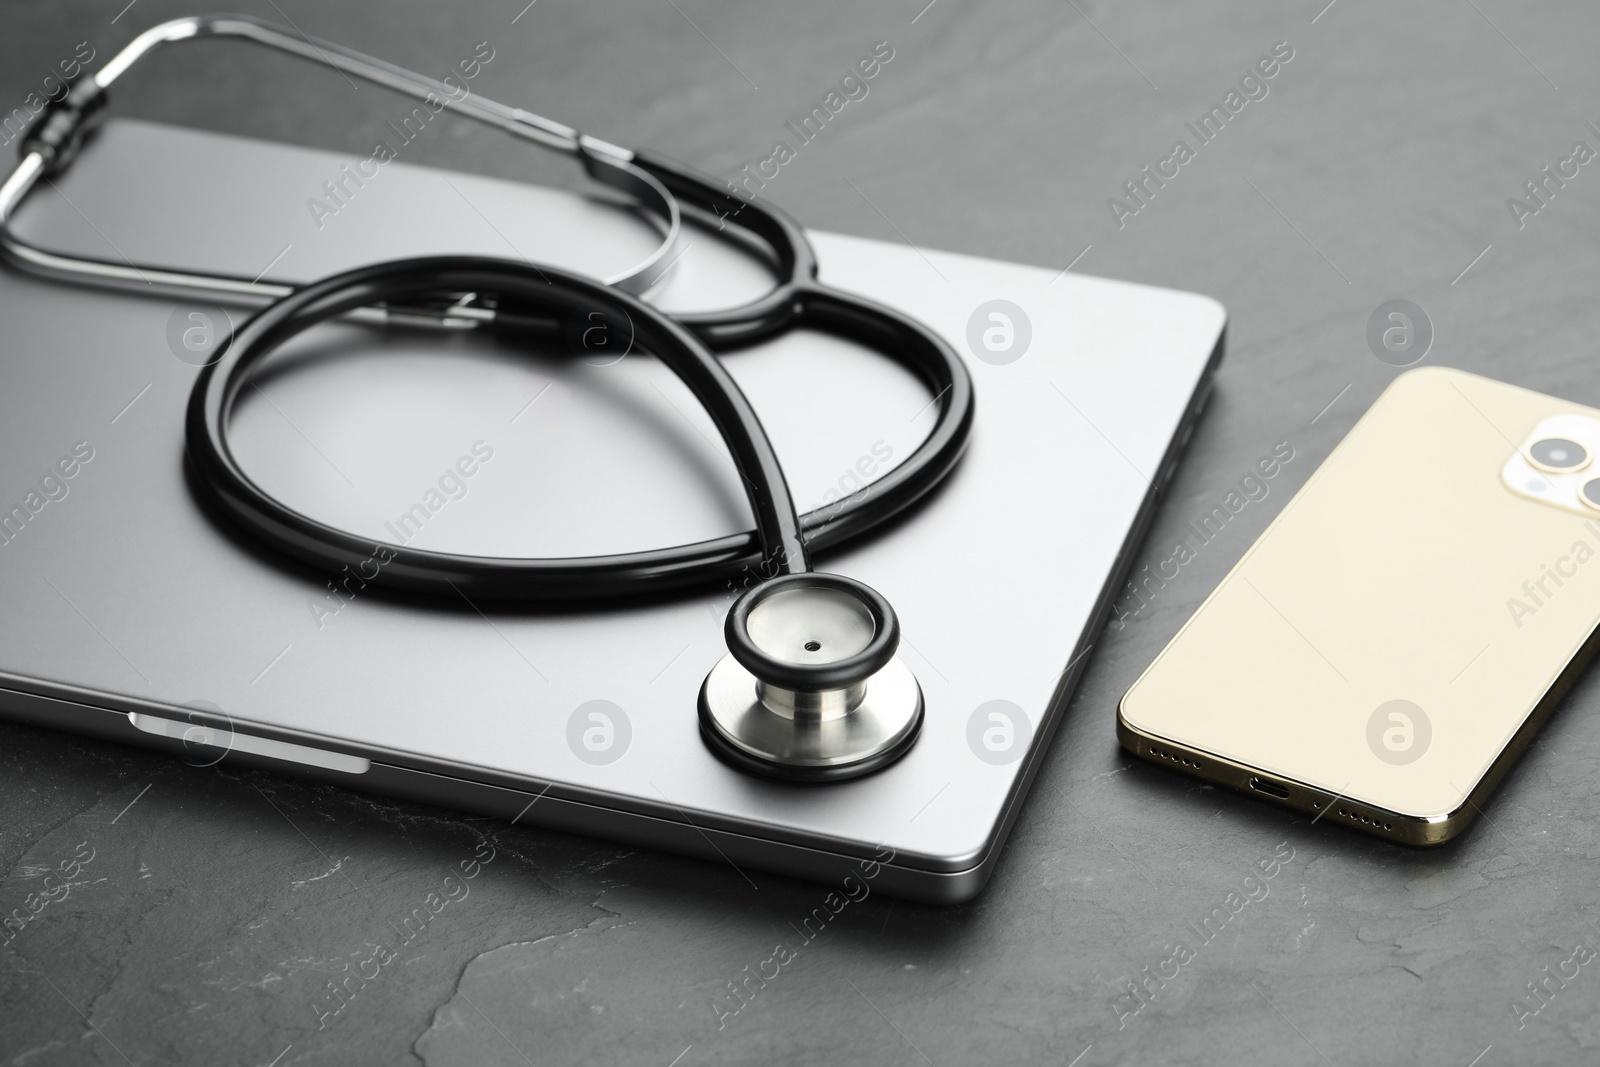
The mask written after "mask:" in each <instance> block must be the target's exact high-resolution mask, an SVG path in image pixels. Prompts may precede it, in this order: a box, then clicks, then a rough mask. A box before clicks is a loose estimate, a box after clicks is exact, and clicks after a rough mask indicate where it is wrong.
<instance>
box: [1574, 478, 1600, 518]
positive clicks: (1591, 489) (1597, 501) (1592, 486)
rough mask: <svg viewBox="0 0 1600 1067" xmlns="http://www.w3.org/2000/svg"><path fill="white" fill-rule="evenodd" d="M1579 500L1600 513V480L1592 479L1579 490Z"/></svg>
mask: <svg viewBox="0 0 1600 1067" xmlns="http://www.w3.org/2000/svg"><path fill="white" fill-rule="evenodd" d="M1578 499H1579V500H1581V501H1583V502H1584V503H1585V504H1588V505H1589V506H1590V507H1591V508H1594V509H1595V510H1596V511H1600V478H1590V479H1589V480H1588V481H1586V482H1584V483H1583V488H1581V489H1579V490H1578Z"/></svg>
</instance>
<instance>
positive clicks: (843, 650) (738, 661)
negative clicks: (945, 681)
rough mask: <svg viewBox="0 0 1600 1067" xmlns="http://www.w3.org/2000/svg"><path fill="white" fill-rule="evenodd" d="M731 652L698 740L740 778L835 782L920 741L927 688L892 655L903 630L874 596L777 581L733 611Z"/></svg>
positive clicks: (836, 580)
mask: <svg viewBox="0 0 1600 1067" xmlns="http://www.w3.org/2000/svg"><path fill="white" fill-rule="evenodd" d="M724 629H725V635H726V637H727V641H728V655H727V656H725V657H724V658H723V659H722V660H721V662H719V663H718V664H717V666H716V667H714V668H713V669H712V671H711V673H710V675H708V676H707V678H706V682H705V685H704V686H703V687H702V688H701V692H700V724H701V731H702V733H703V735H704V736H705V738H706V740H707V742H708V743H709V744H710V745H711V747H712V750H713V751H715V752H716V753H717V754H718V755H720V756H722V757H723V758H724V759H725V760H727V761H728V762H730V763H732V764H733V765H734V766H736V767H739V768H740V769H741V770H746V771H751V772H753V773H757V774H763V775H766V776H770V777H778V778H786V779H790V780H799V781H837V780H840V779H844V778H854V777H859V776H861V775H864V774H869V773H871V772H873V771H876V770H879V769H881V768H882V767H885V766H887V765H888V764H890V763H892V762H894V761H895V760H897V759H899V758H900V757H901V756H902V755H904V754H905V753H906V752H907V751H908V750H909V749H910V748H911V746H912V744H914V743H915V741H916V738H917V733H918V730H919V729H920V727H921V723H922V710H923V702H922V689H921V687H920V686H919V685H918V684H917V680H916V678H915V676H913V675H912V673H911V670H910V668H908V667H907V666H906V665H905V664H904V662H902V661H901V660H900V659H899V658H898V657H897V656H896V655H895V651H896V649H897V648H898V646H899V643H900V623H899V620H898V619H897V618H896V616H895V613H894V609H893V608H891V607H890V606H889V602H888V601H887V600H886V599H884V597H883V595H882V594H880V593H879V592H877V590H875V589H873V588H871V587H870V586H868V585H865V584H863V583H861V582H858V581H855V580H854V579H851V578H845V577H843V576H841V575H837V574H817V573H800V574H787V575H781V576H779V577H777V578H771V579H768V580H767V581H765V582H763V583H761V584H760V585H758V586H756V587H754V588H753V589H750V590H749V591H747V592H746V593H745V594H744V595H743V596H741V597H740V598H739V599H738V600H737V601H736V602H735V603H734V605H733V607H732V608H731V609H730V610H729V612H728V620H727V625H726V626H725V628H724Z"/></svg>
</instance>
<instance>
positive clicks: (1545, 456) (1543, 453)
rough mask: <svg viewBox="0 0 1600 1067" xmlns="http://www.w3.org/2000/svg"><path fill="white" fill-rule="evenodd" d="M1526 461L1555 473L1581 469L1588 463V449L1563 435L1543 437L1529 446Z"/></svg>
mask: <svg viewBox="0 0 1600 1067" xmlns="http://www.w3.org/2000/svg"><path fill="white" fill-rule="evenodd" d="M1528 462H1530V463H1532V464H1533V465H1534V466H1535V467H1538V468H1539V469H1540V470H1547V471H1551V472H1553V473H1556V474H1560V473H1563V472H1566V471H1576V470H1582V469H1583V468H1584V467H1586V466H1588V465H1589V450H1588V449H1587V448H1584V447H1583V446H1582V445H1580V444H1579V443H1578V442H1576V441H1569V440H1567V439H1566V438H1565V437H1545V438H1541V439H1540V440H1538V441H1535V442H1534V443H1533V444H1532V446H1531V447H1529V449H1528Z"/></svg>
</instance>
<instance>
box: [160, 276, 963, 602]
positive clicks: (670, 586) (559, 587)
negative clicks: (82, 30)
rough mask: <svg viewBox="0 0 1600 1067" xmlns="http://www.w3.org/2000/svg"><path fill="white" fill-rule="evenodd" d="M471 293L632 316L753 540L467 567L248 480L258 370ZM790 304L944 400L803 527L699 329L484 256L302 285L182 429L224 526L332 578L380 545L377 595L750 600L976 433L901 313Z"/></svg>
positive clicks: (930, 472) (511, 308) (958, 368)
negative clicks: (286, 499)
mask: <svg viewBox="0 0 1600 1067" xmlns="http://www.w3.org/2000/svg"><path fill="white" fill-rule="evenodd" d="M813 269H814V268H813ZM466 292H473V293H477V294H478V295H479V297H480V299H483V298H487V299H488V301H489V302H492V303H494V304H495V305H496V306H497V308H498V314H499V316H500V317H501V319H502V322H501V323H499V324H498V328H500V329H502V330H513V332H521V333H524V334H527V335H529V336H530V337H533V338H542V339H556V338H560V337H561V336H562V333H563V330H564V329H565V327H566V325H567V323H568V321H569V320H570V319H571V317H572V316H574V315H577V314H584V313H586V312H588V311H590V310H592V309H594V308H602V309H606V310H609V311H611V312H614V313H615V312H620V313H621V314H623V315H625V316H626V318H627V319H628V321H630V322H631V324H632V332H633V338H634V344H635V347H636V348H639V349H642V350H644V351H647V352H649V353H650V354H652V355H654V356H655V357H656V358H659V359H661V360H662V361H663V362H664V363H665V364H666V365H667V366H668V367H669V368H671V369H672V370H673V372H674V373H676V374H677V375H678V376H679V377H680V378H681V379H682V380H683V381H684V383H685V385H687V386H688V388H689V389H690V391H691V392H692V393H693V394H694V396H695V397H696V399H697V400H698V401H699V402H700V404H701V405H702V406H704V408H705V409H706V411H707V413H708V414H709V415H710V416H711V419H712V421H713V423H714V424H715V425H716V426H717V429H718V431H719V432H720V433H721V434H722V436H723V439H724V441H725V442H726V444H727V446H728V449H729V451H730V453H732V455H733V458H734V462H735V464H736V466H737V467H738V469H739V471H740V473H741V474H742V475H743V479H742V480H743V481H744V483H745V487H746V495H747V497H748V499H749V502H750V506H751V510H752V511H753V513H754V515H755V518H756V529H755V530H754V531H745V532H743V533H739V534H733V535H729V536H726V537H721V538H716V539H714V540H710V541H702V542H698V543H695V544H688V545H679V546H675V547H670V548H660V549H650V550H645V551H640V552H629V553H620V554H615V555H605V556H583V557H566V558H555V559H530V558H517V557H493V556H471V555H463V554H457V553H445V552H433V551H427V550H423V549H416V548H411V547H406V546H400V545H394V544H392V543H390V542H386V541H381V540H376V541H375V540H373V539H370V538H365V537H359V536H357V535H355V534H352V533H349V532H347V531H344V530H340V529H338V528H336V527H333V526H329V525H327V524H326V523H322V522H319V521H318V520H316V519H313V518H311V517H309V516H306V515H304V514H301V513H300V512H298V511H295V510H294V509H292V508H290V507H288V506H287V505H285V504H284V503H282V502H281V501H279V500H278V499H277V498H275V497H273V496H272V495H271V494H269V493H267V492H266V491H265V490H263V489H261V488H260V487H259V486H258V485H256V484H255V482H253V481H252V480H251V479H250V478H249V476H248V475H247V474H246V473H245V471H244V470H243V468H242V467H241V466H240V464H239V463H238V461H237V460H236V459H235V457H234V456H233V453H232V451H231V449H230V448H229V445H228V424H229V420H230V417H231V414H232V410H233V407H234V404H235V402H236V401H237V399H238V396H239V394H240V392H241V391H242V390H243V389H244V388H245V386H246V385H247V384H248V382H249V379H250V377H251V373H252V371H253V370H254V368H255V367H256V366H257V365H258V364H259V362H260V361H261V360H262V359H263V358H265V357H266V356H267V355H268V354H269V353H270V352H272V351H273V350H274V349H276V348H277V347H279V346H280V345H282V344H284V343H286V342H287V341H289V340H290V339H291V338H293V337H294V336H296V335H297V334H299V333H301V332H302V331H304V330H306V329H309V328H310V327H312V326H314V325H316V324H317V323H319V322H323V321H325V320H327V319H329V318H332V317H335V316H337V315H340V314H343V313H344V312H347V311H350V310H353V309H355V308H358V307H366V306H372V305H376V304H381V303H384V302H396V303H403V302H406V301H413V302H414V301H416V300H418V299H420V298H426V297H429V296H436V295H438V294H441V293H466ZM795 297H796V299H795V302H794V303H792V304H791V305H790V306H789V308H788V309H787V310H788V311H789V316H787V317H789V318H791V319H792V320H793V324H798V323H799V322H800V321H802V320H811V322H812V324H814V325H816V326H817V327H818V328H821V329H824V330H827V331H828V332H833V333H837V334H840V335H842V336H846V337H850V338H854V339H859V340H861V341H863V342H865V343H868V344H871V345H872V346H873V347H875V348H878V349H880V350H882V351H883V352H884V353H885V354H887V355H890V356H891V357H892V358H895V359H896V360H897V361H899V362H901V363H903V364H904V365H906V366H907V367H908V368H909V369H911V370H912V371H913V372H914V373H916V374H917V375H918V377H919V378H921V379H922V380H923V381H924V382H925V384H927V385H928V386H929V387H930V388H931V389H932V390H933V391H934V393H935V396H936V400H935V403H936V405H937V406H938V409H939V413H938V416H937V419H936V423H935V427H934V430H933V431H932V433H930V435H929V437H928V438H927V439H925V440H924V441H923V443H922V444H921V445H920V446H919V447H918V449H917V450H916V451H915V452H913V454H912V455H911V456H910V457H908V458H907V459H906V461H905V462H903V463H902V464H900V465H899V466H897V467H895V468H894V469H892V470H891V471H889V472H888V473H887V474H885V475H884V476H883V477H881V478H880V479H879V480H878V481H876V482H874V483H872V484H871V485H870V486H867V487H866V488H865V489H862V490H858V491H856V492H855V493H852V494H851V495H850V496H848V497H845V498H844V499H842V500H840V501H837V502H835V503H834V504H832V505H830V506H828V507H826V508H821V509H818V510H816V511H813V512H809V513H807V514H806V515H803V516H796V514H795V510H794V505H793V501H792V498H791V496H790V493H789V490H788V486H787V483H786V482H785V480H784V476H783V470H782V466H781V465H780V463H779V462H778V458H777V454H776V452H775V451H774V450H773V448H772V445H771V442H770V441H769V440H768V438H767V435H766V432H765V430H764V429H763V428H762V426H761V423H760V419H759V418H758V417H757V415H756V413H755V410H754V409H753V407H752V406H751V405H750V403H749V401H748V400H747V399H746V398H745V396H744V394H743V393H742V392H741V391H740V390H739V388H738V385H737V384H736V383H735V382H734V380H733V378H732V377H731V376H730V375H729V374H728V372H727V371H726V370H725V369H724V368H723V367H722V365H721V363H720V362H719V360H718V359H717V357H716V356H715V355H713V354H712V352H711V351H710V349H709V348H707V346H706V343H705V342H704V341H703V340H702V339H701V338H700V337H698V336H696V332H691V328H690V327H688V326H686V325H684V324H680V323H679V322H677V321H675V320H674V319H673V318H671V317H668V316H667V315H665V314H663V313H662V312H659V311H657V310H656V309H654V308H652V307H651V306H650V305H648V304H645V303H644V302H642V301H640V300H638V299H636V298H634V297H632V296H629V295H628V294H626V293H623V292H620V291H618V290H615V289H611V288H608V287H606V286H604V285H602V284H600V283H599V282H596V281H591V280H589V279H587V278H584V277H582V276H579V275H575V274H571V273H568V272H565V271H561V270H558V269H555V268H551V267H540V266H535V265H533V264H528V263H522V262H517V261H513V260H504V259H496V258H492V257H482V256H438V257H421V258H411V259H404V260H398V261H394V262H390V263H380V264H375V265H372V266H367V267H361V268H358V269H356V270H352V271H348V272H346V273H343V274H339V275H335V276H332V277H329V278H324V279H322V280H320V281H317V282H314V283H312V284H310V285H307V286H305V287H303V288H301V289H298V290H296V291H295V292H293V293H291V294H289V295H288V296H285V297H283V298H282V299H280V300H278V301H275V302H274V303H272V304H270V305H268V306H267V307H265V308H263V309H262V310H261V311H259V312H257V313H256V314H255V315H254V316H252V317H251V318H250V319H249V320H248V321H246V322H245V324H244V325H243V326H242V327H241V328H240V329H239V330H238V331H237V332H236V333H235V334H234V335H233V336H232V337H230V338H229V339H228V341H227V342H226V344H225V346H224V348H223V350H222V353H221V355H220V356H219V357H218V358H217V360H215V361H214V362H213V363H211V364H209V365H208V366H206V367H205V368H203V369H202V371H201V373H200V375H199V377H198V378H197V379H196V381H195V385H194V390H193V392H192V393H191V395H190V403H189V410H188V416H187V421H186V436H187V443H188V454H189V459H190V462H191V464H192V465H193V467H194V470H195V472H196V474H197V475H198V478H197V485H198V486H199V488H200V490H201V492H203V493H204V494H206V495H207V496H208V497H209V498H210V499H211V500H212V502H213V503H214V504H216V505H217V506H218V507H219V508H220V509H221V510H222V511H223V512H224V513H225V514H226V515H227V516H228V517H229V518H231V519H232V520H234V521H235V522H237V523H238V524H239V525H240V526H242V527H243V528H244V529H245V530H246V531H247V532H248V533H249V534H250V535H251V536H253V537H255V538H256V539H258V540H260V541H262V542H264V543H266V544H267V545H269V546H271V547H274V548H276V549H278V550H280V551H282V552H284V553H285V554H287V555H289V556H291V557H293V558H294V559H297V560H299V561H300V562H302V563H305V564H308V565H310V566H312V567H315V568H319V569H322V570H324V571H326V572H328V573H335V574H336V573H338V572H339V570H340V569H341V568H343V567H345V566H351V567H360V566H361V565H362V564H364V563H366V562H367V561H369V560H370V559H372V557H373V555H374V553H375V551H376V550H377V549H378V548H380V547H383V548H386V549H387V550H388V553H389V555H390V559H389V560H388V562H387V563H386V564H385V566H384V568H383V577H382V579H381V583H382V584H383V585H384V586H385V587H389V588H394V589H401V590H406V591H411V592H421V593H430V594H434V595H439V596H451V597H459V596H466V597H467V598H469V599H471V600H474V601H477V600H491V601H520V602H532V603H538V602H547V603H554V602H578V601H585V602H586V601H595V600H605V599H616V598H627V597H637V596H645V595H651V594H657V593H663V592H668V591H674V590H682V589H686V588H693V587H697V586H699V587H705V586H710V585H713V584H717V583H721V582H726V583H728V584H729V585H731V586H733V587H734V588H736V589H742V588H744V587H748V586H751V585H754V584H758V583H759V582H760V581H763V580H765V579H766V578H770V577H773V576H775V575H778V574H787V573H797V572H803V571H805V570H807V569H808V562H809V559H808V553H809V552H811V551H816V550H821V549H826V548H828V547H832V546H835V545H838V544H842V543H843V542H845V541H847V540H850V539H853V538H855V537H859V536H861V535H863V534H865V533H867V532H868V531H869V530H871V529H872V528H874V527H875V526H878V525H880V524H881V523H883V522H885V521H886V520H888V519H889V518H890V517H892V516H893V515H894V514H896V513H898V512H899V511H901V510H903V509H904V508H905V507H907V506H909V505H910V504H911V503H913V502H914V501H915V500H917V499H918V498H920V497H921V496H922V495H924V494H925V493H926V492H928V491H929V490H930V489H932V488H933V487H934V486H936V485H937V484H938V483H939V482H940V481H941V480H942V479H943V478H944V477H945V475H946V474H948V473H949V471H950V470H951V469H952V468H953V467H954V466H955V463H956V462H957V461H958V460H959V458H960V455H961V452H962V451H963V449H964V448H965V445H966V440H967V437H968V435H969V433H970V427H971V421H972V386H971V381H970V378H968V376H967V374H966V368H965V367H964V366H963V365H962V364H961V363H960V361H959V357H956V356H955V354H954V353H953V352H950V351H949V350H948V346H946V345H943V344H942V342H939V341H937V340H936V339H935V338H933V337H932V335H930V334H929V333H928V332H927V331H926V330H925V329H924V328H921V327H920V325H919V324H916V323H915V322H913V321H912V320H910V319H908V318H906V317H905V316H902V315H900V314H899V313H898V312H894V311H892V310H891V309H888V308H883V307H881V306H880V305H875V304H872V303H870V302H868V301H864V300H858V299H856V298H853V297H850V296H848V295H846V294H842V293H838V292H836V291H833V290H827V289H824V288H822V287H820V286H814V285H807V286H805V287H803V288H800V289H798V290H797V291H796V294H795ZM696 325H699V324H696ZM697 332H698V331H697ZM707 332H712V331H710V330H708V331H707ZM769 332H770V331H767V330H763V331H760V333H762V334H767V333H769ZM754 339H755V338H753V337H750V336H749V335H745V336H743V337H737V338H735V337H728V338H718V341H720V342H721V344H720V346H719V347H735V346H739V345H742V344H748V343H750V341H752V340H754Z"/></svg>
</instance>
